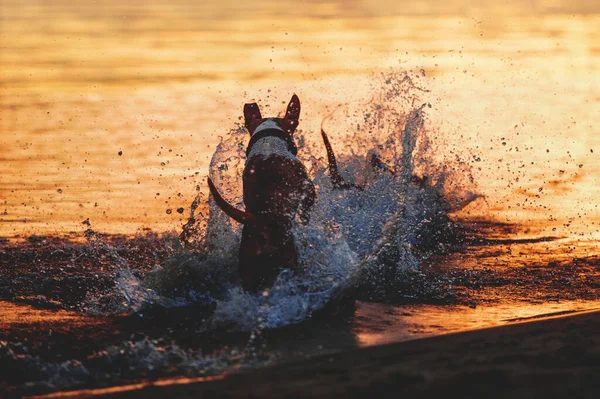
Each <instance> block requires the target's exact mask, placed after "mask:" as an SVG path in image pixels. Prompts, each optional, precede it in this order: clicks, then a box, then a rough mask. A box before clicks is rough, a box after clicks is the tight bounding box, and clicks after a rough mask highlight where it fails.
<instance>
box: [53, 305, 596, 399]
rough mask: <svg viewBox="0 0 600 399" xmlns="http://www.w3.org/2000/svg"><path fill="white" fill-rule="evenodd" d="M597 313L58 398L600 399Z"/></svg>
mask: <svg viewBox="0 0 600 399" xmlns="http://www.w3.org/2000/svg"><path fill="white" fill-rule="evenodd" d="M599 331H600V311H592V312H585V313H579V314H576V315H571V316H563V317H556V318H551V319H544V320H537V321H535V320H534V321H528V322H522V323H518V324H512V325H508V326H503V327H495V328H488V329H482V330H477V331H469V332H463V333H457V334H449V335H445V336H438V337H434V338H427V339H421V340H415V341H408V342H403V343H397V344H390V345H383V346H377V347H370V348H364V349H356V350H351V351H347V352H344V353H339V354H335V355H326V356H318V357H314V358H311V359H308V360H306V361H302V362H294V363H289V364H284V365H276V366H274V367H267V368H262V369H257V370H253V371H250V372H247V373H239V374H235V375H231V376H228V377H227V378H224V379H214V380H211V381H200V382H191V383H186V381H185V380H184V381H181V380H179V381H177V380H174V381H173V383H172V384H171V385H169V383H168V382H166V381H163V382H161V383H160V384H156V385H150V386H137V387H133V386H132V387H130V388H123V389H122V390H121V389H119V388H117V389H114V388H113V389H110V390H98V391H94V390H89V391H79V392H77V393H75V392H71V393H63V394H61V393H58V394H53V395H51V396H52V397H64V396H69V397H72V396H77V397H86V396H87V397H92V396H93V397H95V396H98V395H99V396H109V397H111V398H118V397H127V398H132V397H133V398H137V397H139V398H154V397H166V396H170V397H177V398H181V397H202V398H229V397H231V398H242V397H243V398H299V397H318V398H331V397H340V398H347V397H350V398H358V397H361V398H362V397H401V396H404V397H406V396H407V395H410V396H408V397H410V398H414V397H441V396H444V397H448V396H450V397H461V396H462V397H475V396H477V397H485V398H500V397H510V398H512V399H514V398H536V397H544V398H549V397H565V398H566V397H569V398H573V397H577V398H596V397H598V396H597V395H598V394H599V393H600V378H598V375H599V373H600V334H599V333H598V332H599Z"/></svg>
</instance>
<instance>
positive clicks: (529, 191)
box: [0, 0, 600, 240]
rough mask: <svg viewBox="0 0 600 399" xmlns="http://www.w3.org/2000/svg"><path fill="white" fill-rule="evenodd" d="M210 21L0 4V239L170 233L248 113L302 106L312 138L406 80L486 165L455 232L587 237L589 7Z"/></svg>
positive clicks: (593, 179)
mask: <svg viewBox="0 0 600 399" xmlns="http://www.w3.org/2000/svg"><path fill="white" fill-rule="evenodd" d="M204 3H206V2H199V3H198V4H190V2H188V1H181V0H176V1H170V2H166V1H160V0H155V1H131V2H125V3H124V2H119V1H114V0H108V1H102V2H95V1H91V0H85V1H80V2H77V3H76V4H74V3H72V2H70V1H52V2H46V1H33V0H31V1H22V0H18V1H17V0H1V1H0V44H1V47H0V87H1V89H0V90H1V98H0V129H1V131H0V132H1V133H0V144H1V145H2V148H3V153H2V155H1V156H0V168H1V169H2V171H3V172H2V174H0V235H2V236H14V235H22V234H32V233H37V234H53V233H66V232H81V231H82V227H81V225H80V222H81V221H83V220H84V219H87V218H89V219H90V221H91V222H92V224H93V226H94V228H96V229H97V230H99V231H103V232H109V233H117V232H119V233H134V232H136V231H138V230H139V229H141V228H150V229H153V230H171V229H179V228H180V226H181V224H182V223H183V221H184V219H185V217H186V216H187V210H186V212H184V213H183V214H179V213H178V212H176V210H177V209H178V208H180V207H183V208H186V207H188V206H189V204H190V203H191V201H192V199H193V197H194V192H195V187H196V186H197V185H198V186H200V188H201V189H202V190H205V175H206V173H207V167H208V161H209V157H210V155H211V154H212V152H213V151H214V148H215V145H216V144H217V143H218V141H219V136H223V135H225V134H227V132H228V131H229V129H230V128H231V127H233V126H234V123H235V122H237V121H238V120H239V117H240V115H241V107H242V104H243V103H244V102H247V101H250V100H259V101H260V102H261V104H262V106H263V107H265V112H267V111H268V110H269V109H273V110H274V111H273V113H276V112H278V111H279V108H281V103H282V102H285V101H287V100H288V98H289V96H290V94H291V93H292V92H296V93H298V94H299V95H300V98H301V100H302V104H303V112H302V121H301V128H303V129H304V130H305V131H308V132H311V131H314V132H315V134H316V133H317V132H318V127H319V125H320V122H321V119H322V118H323V117H324V116H325V115H327V114H328V113H329V112H331V110H332V109H334V107H335V106H336V105H337V104H340V103H349V104H356V103H359V102H360V101H361V100H364V99H365V98H366V97H367V93H368V92H369V90H370V88H371V87H372V83H373V78H372V74H373V73H375V72H378V71H394V70H412V71H413V72H414V75H415V76H420V77H419V78H416V79H419V84H420V85H421V86H423V87H426V88H427V89H429V90H430V92H429V93H427V94H424V100H425V101H429V102H430V103H431V104H432V106H433V108H432V109H431V110H429V111H428V114H427V118H428V126H429V127H430V128H431V129H433V130H434V131H435V134H436V135H437V136H439V137H441V138H442V139H443V142H444V143H445V146H444V148H443V149H440V151H444V152H446V153H458V154H463V155H464V154H468V153H469V152H470V153H472V154H473V155H474V156H475V157H474V158H479V160H478V161H472V164H473V167H474V177H475V181H476V182H477V184H478V186H479V191H480V192H481V193H483V194H485V195H486V201H485V202H483V201H481V202H480V203H479V204H478V205H477V204H475V206H472V207H471V208H468V209H467V210H466V211H465V213H464V215H467V216H468V215H471V216H481V215H484V216H493V217H497V218H499V219H500V220H503V221H504V220H508V221H514V222H527V223H530V224H531V225H532V226H534V225H535V226H538V227H539V228H537V229H536V230H537V232H538V233H540V232H544V233H545V234H553V235H557V236H573V237H578V238H580V239H585V240H594V239H595V238H597V237H598V235H599V229H598V223H600V218H599V216H600V214H599V212H598V208H597V202H596V198H598V195H599V194H600V193H599V190H600V182H599V180H598V179H599V170H598V167H597V166H596V165H597V164H598V157H599V156H600V138H599V137H600V135H598V134H597V133H598V130H599V128H600V5H598V3H597V2H595V1H592V0H590V1H583V2H582V1H580V2H577V3H578V4H577V5H574V4H571V3H570V2H567V1H563V0H556V1H552V2H533V3H531V2H529V3H527V4H526V5H525V4H522V2H517V1H514V2H503V4H502V5H498V6H481V5H476V4H477V3H478V2H473V4H471V3H470V2H468V1H463V0H452V1H444V2H438V1H433V0H428V1H426V0H421V1H415V2H410V3H409V4H404V2H395V1H385V0H378V1H368V2H367V1H359V0H356V1H339V0H338V1H303V2H295V3H288V2H284V3H282V2H276V1H269V0H254V1H251V2H245V3H244V4H243V5H242V4H241V3H240V2H234V1H224V2H223V1H221V2H218V4H216V3H214V4H213V3H211V4H204ZM421 70H422V71H424V72H425V74H426V76H422V74H421ZM351 129H352V126H350V125H349V126H344V125H343V124H342V125H338V126H336V129H334V130H335V131H333V130H332V131H331V132H330V135H331V136H333V137H334V138H336V139H339V140H341V139H342V137H343V136H344V135H345V133H346V132H347V131H350V130H351ZM340 147H341V146H340ZM340 151H343V150H342V149H340ZM168 210H170V213H168Z"/></svg>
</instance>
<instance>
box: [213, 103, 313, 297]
mask: <svg viewBox="0 0 600 399" xmlns="http://www.w3.org/2000/svg"><path fill="white" fill-rule="evenodd" d="M299 118H300V100H299V98H298V96H297V95H295V94H294V95H293V96H292V98H291V100H290V102H289V104H288V106H287V110H286V113H285V116H284V117H283V118H263V117H262V115H261V113H260V109H259V107H258V105H257V104H256V103H251V104H245V105H244V124H245V126H246V128H247V129H248V132H249V133H250V142H249V143H248V147H247V149H246V156H247V159H246V165H245V167H244V172H243V175H242V180H243V199H244V205H245V208H246V209H245V210H240V209H237V208H236V207H234V206H233V205H231V204H229V203H228V202H227V201H225V199H223V197H222V196H221V195H220V194H219V192H218V190H217V188H216V187H215V185H214V184H213V182H212V180H211V179H210V178H208V186H209V189H210V192H211V194H212V196H213V198H214V200H215V202H216V203H217V205H218V206H219V207H220V208H221V209H222V210H223V211H224V212H225V214H227V215H228V216H229V217H231V218H232V219H234V220H235V221H237V222H238V223H241V224H242V225H243V228H242V240H241V243H240V249H239V255H238V259H239V271H240V276H241V279H242V287H243V288H244V290H246V291H249V292H258V291H260V290H262V289H265V288H267V287H269V286H271V285H272V284H273V283H274V282H275V279H276V278H277V276H278V275H279V272H280V271H281V269H282V268H288V269H292V270H293V269H296V268H297V267H298V251H297V248H296V245H295V242H294V236H293V233H292V227H293V225H294V221H295V219H296V217H298V218H299V220H300V222H301V223H303V224H305V225H306V224H307V223H308V221H309V212H310V208H311V207H312V205H313V204H314V202H315V195H316V194H315V186H314V184H313V183H312V181H311V180H310V178H309V176H308V172H307V170H306V168H305V166H304V165H303V164H302V162H300V160H299V159H298V158H297V157H296V155H297V152H298V147H297V146H296V144H295V142H294V131H295V130H296V128H297V127H298V121H299Z"/></svg>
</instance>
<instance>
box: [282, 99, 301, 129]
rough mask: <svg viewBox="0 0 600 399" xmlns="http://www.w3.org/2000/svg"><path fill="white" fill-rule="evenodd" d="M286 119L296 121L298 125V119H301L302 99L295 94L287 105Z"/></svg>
mask: <svg viewBox="0 0 600 399" xmlns="http://www.w3.org/2000/svg"><path fill="white" fill-rule="evenodd" d="M285 119H288V120H291V121H294V122H295V125H298V119H300V99H299V98H298V96H297V95H295V94H294V95H293V96H292V99H291V100H290V103H289V104H288V106H287V111H285Z"/></svg>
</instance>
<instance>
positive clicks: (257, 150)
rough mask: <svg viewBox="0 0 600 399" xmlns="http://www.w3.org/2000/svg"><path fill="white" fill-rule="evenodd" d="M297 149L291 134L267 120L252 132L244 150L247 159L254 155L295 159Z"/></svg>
mask: <svg viewBox="0 0 600 399" xmlns="http://www.w3.org/2000/svg"><path fill="white" fill-rule="evenodd" d="M297 152H298V148H297V147H296V144H295V143H294V140H293V139H292V136H291V134H289V133H287V132H285V131H284V130H283V129H282V128H281V127H279V126H278V125H277V123H276V122H275V121H273V120H271V119H267V120H266V121H264V122H263V123H261V124H260V125H258V126H257V128H256V129H254V132H252V138H251V139H250V143H248V149H247V150H246V157H247V159H250V158H252V157H253V156H255V155H262V156H265V157H269V156H271V155H279V156H282V157H286V158H293V159H296V153H297Z"/></svg>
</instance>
